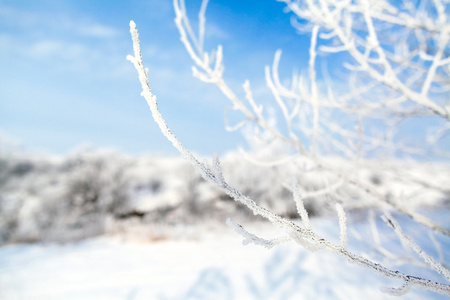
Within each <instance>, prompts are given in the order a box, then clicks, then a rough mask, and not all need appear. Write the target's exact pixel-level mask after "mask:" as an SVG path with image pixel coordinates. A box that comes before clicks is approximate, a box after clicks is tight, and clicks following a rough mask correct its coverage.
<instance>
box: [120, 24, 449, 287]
mask: <svg viewBox="0 0 450 300" xmlns="http://www.w3.org/2000/svg"><path fill="white" fill-rule="evenodd" d="M130 32H131V36H132V39H133V48H134V56H130V55H129V56H128V57H127V59H128V60H129V61H131V62H132V63H133V65H134V66H135V68H136V70H137V72H138V75H139V80H140V82H141V86H142V93H141V94H142V96H143V97H144V98H145V99H146V101H147V103H148V105H149V107H150V110H151V112H152V115H153V118H154V120H155V122H156V123H157V124H158V126H159V128H160V129H161V131H162V133H163V134H164V135H165V136H166V138H167V139H169V140H170V141H171V142H172V144H173V145H174V146H175V148H176V149H178V151H180V153H181V154H182V155H183V156H184V157H185V158H186V159H188V160H189V161H190V162H191V163H192V165H193V166H194V167H196V168H197V169H198V170H200V172H201V173H202V176H203V177H204V178H205V179H206V180H208V181H210V182H212V183H214V184H216V185H217V186H218V187H220V188H221V189H222V190H224V191H225V192H226V193H227V194H228V195H229V196H230V197H232V198H233V199H234V200H235V201H238V202H241V203H242V204H244V205H245V206H246V207H247V208H248V209H250V210H251V211H252V212H253V213H254V214H255V215H261V216H262V217H264V218H266V219H267V220H269V221H270V222H271V223H273V224H274V225H276V226H278V227H280V228H281V229H282V230H283V231H284V232H285V233H286V235H287V237H282V238H279V239H275V240H265V239H261V238H259V237H257V236H255V235H253V234H251V233H249V232H248V231H246V230H245V229H243V228H242V227H241V226H240V225H238V224H236V223H234V222H232V221H227V223H228V224H230V225H231V226H232V227H234V228H235V229H236V230H237V231H238V232H239V233H241V234H242V235H244V237H245V238H246V240H245V241H247V242H253V243H256V244H261V245H264V246H266V247H271V246H273V245H276V244H279V243H282V242H285V241H287V240H288V239H290V240H293V241H295V242H296V243H298V244H300V245H302V246H303V247H305V248H306V249H308V250H310V251H317V250H320V249H327V250H330V251H332V252H334V253H336V254H338V255H341V256H343V257H345V258H347V259H348V260H349V261H351V262H353V263H356V264H360V265H362V266H365V267H367V268H369V269H371V270H373V271H375V272H377V273H378V274H381V275H383V276H386V277H389V278H393V279H399V280H402V281H403V282H404V284H405V285H408V286H409V285H411V286H419V287H422V288H426V289H431V290H434V291H437V292H441V293H445V294H450V286H448V285H445V284H442V283H438V282H434V281H430V280H426V279H423V278H419V277H415V276H410V275H406V274H403V273H401V272H398V271H393V270H390V269H388V268H385V267H383V266H381V265H379V264H377V263H374V262H372V261H370V260H368V259H365V258H363V257H361V256H358V255H355V254H353V253H351V252H350V251H348V250H347V247H346V234H345V231H346V225H345V213H344V211H343V209H342V207H341V206H340V205H338V206H337V211H338V215H339V220H340V221H339V224H340V228H341V242H340V245H335V244H333V243H332V242H329V241H327V240H325V239H323V238H322V237H321V236H319V235H318V234H317V233H315V232H314V231H313V230H312V229H311V228H309V227H310V225H306V228H302V227H300V226H299V225H297V224H295V223H293V222H292V221H289V220H287V219H285V218H282V217H280V216H278V215H276V214H274V213H272V212H271V211H269V210H267V209H265V208H263V207H261V206H259V205H258V204H257V203H256V202H255V201H253V200H252V199H250V198H249V197H247V196H245V195H243V194H242V193H241V192H240V191H239V190H237V189H235V188H233V187H231V186H230V185H229V184H228V183H227V182H226V181H225V179H224V178H223V175H222V172H221V167H220V162H219V160H218V159H215V163H214V167H213V169H211V168H210V167H208V166H207V165H205V164H204V163H201V162H200V161H199V160H198V159H197V158H195V157H194V156H193V155H192V154H191V153H190V152H189V151H188V150H187V149H186V148H184V147H183V145H182V144H181V142H180V141H179V140H178V139H177V138H176V136H175V135H174V134H173V133H172V132H171V131H170V129H169V128H168V126H167V124H166V122H165V120H164V118H163V117H162V115H161V113H160V112H159V110H158V105H157V102H156V96H155V95H153V93H152V92H151V88H150V83H149V80H148V70H146V69H145V68H144V66H143V61H142V55H141V50H140V41H139V35H138V32H137V29H136V25H135V23H134V22H133V21H131V22H130ZM295 190H297V189H296V188H295V182H294V191H295ZM295 193H297V192H295ZM295 197H296V198H298V196H295ZM297 202H298V199H297ZM298 205H299V204H298ZM300 206H301V205H300ZM299 210H300V213H301V214H302V215H303V217H302V218H303V221H304V222H306V220H308V217H307V214H305V212H304V211H303V213H302V208H301V207H300V208H299ZM306 224H307V223H306ZM387 291H388V292H391V293H393V290H387Z"/></svg>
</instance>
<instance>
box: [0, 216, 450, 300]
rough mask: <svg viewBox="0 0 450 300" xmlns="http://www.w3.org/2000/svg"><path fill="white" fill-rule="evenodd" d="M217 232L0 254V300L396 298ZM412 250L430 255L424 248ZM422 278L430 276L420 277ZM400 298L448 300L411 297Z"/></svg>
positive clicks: (345, 267)
mask: <svg viewBox="0 0 450 300" xmlns="http://www.w3.org/2000/svg"><path fill="white" fill-rule="evenodd" d="M441 218H445V216H441ZM312 221H313V222H312V226H313V228H315V229H317V230H320V231H321V232H323V233H324V235H327V236H330V237H331V236H335V237H336V240H337V239H338V236H339V229H338V227H339V226H338V225H337V218H329V217H328V218H325V217H322V218H319V219H313V220H312ZM444 222H445V221H444ZM380 224H381V223H380ZM354 225H355V226H353V227H354V229H355V230H357V231H359V233H360V234H364V232H365V230H367V227H366V224H365V223H356V224H354ZM223 229H224V230H223V232H217V231H214V232H209V233H208V232H206V231H205V232H203V234H199V238H198V239H191V240H178V241H174V240H161V241H158V242H152V243H149V242H145V241H143V240H137V239H129V238H126V237H124V236H109V237H107V236H103V237H98V238H94V239H88V240H84V241H81V242H77V243H70V244H32V245H8V246H3V247H1V248H0V299H7V300H14V299H34V300H41V299H42V300H44V299H45V300H54V299H55V300H56V299H58V300H61V299H68V300H75V299H76V300H78V299H83V300H89V299H95V300H102V299H120V300H138V299H147V300H148V299H364V300H369V299H395V297H394V296H389V295H387V294H384V293H382V292H381V291H380V287H381V286H390V287H398V286H400V285H401V283H400V282H397V281H390V280H387V279H384V278H381V277H379V276H377V275H374V274H373V273H371V272H370V271H368V270H366V269H364V268H362V267H359V266H356V265H352V264H350V263H348V262H347V261H345V260H344V259H342V258H340V257H337V256H336V255H334V254H332V253H328V252H326V251H319V252H317V253H310V252H308V251H307V250H305V249H302V248H301V247H300V246H299V245H296V244H294V243H289V244H285V245H282V246H279V247H276V248H274V249H271V250H267V249H265V248H263V247H258V246H255V245H247V246H243V245H242V243H241V240H242V239H241V237H240V236H238V235H236V234H234V233H233V232H232V230H231V229H229V228H227V227H226V226H225V225H224V228H223ZM248 229H249V230H251V231H256V232H258V233H263V234H265V235H266V236H267V235H269V236H270V235H272V236H273V235H274V234H275V233H276V232H275V231H274V230H273V229H272V228H271V227H270V226H267V224H266V225H261V224H252V225H250V227H249V228H248ZM379 229H380V234H382V235H383V236H386V237H388V238H387V241H384V244H383V245H384V246H385V247H386V248H389V249H391V248H392V247H394V248H395V246H396V245H397V243H398V240H396V238H395V235H391V234H389V232H388V230H389V229H388V228H387V227H382V226H381V225H380V228H379ZM418 242H419V243H420V244H421V245H422V246H424V248H425V249H426V250H427V251H429V252H430V253H431V254H434V255H435V256H436V253H434V252H433V247H432V246H431V245H430V244H431V243H430V242H429V239H426V238H424V239H421V240H419V241H418ZM440 242H441V246H442V250H443V255H444V256H448V249H449V243H448V240H447V241H445V240H444V241H443V240H440ZM355 245H356V243H354V241H353V242H352V239H350V240H349V248H350V249H352V248H353V249H354V250H355V251H359V252H364V253H367V255H369V256H371V254H370V252H365V251H366V249H363V248H362V247H361V246H357V248H355ZM359 245H360V244H359ZM399 245H400V244H399ZM358 247H359V248H358ZM399 248H401V246H399ZM372 257H373V256H372ZM400 268H401V267H400ZM407 271H409V272H412V273H415V275H421V273H420V272H422V271H421V269H420V268H419V267H417V268H412V269H411V268H409V269H408V270H407ZM426 276H428V277H430V276H431V277H432V278H433V276H434V275H433V274H430V273H426ZM436 278H438V277H436ZM397 299H398V298H397ZM402 299H448V297H447V296H444V295H439V294H436V293H433V292H430V291H424V290H421V289H418V288H413V289H412V291H411V292H410V293H409V294H406V295H405V296H403V297H402Z"/></svg>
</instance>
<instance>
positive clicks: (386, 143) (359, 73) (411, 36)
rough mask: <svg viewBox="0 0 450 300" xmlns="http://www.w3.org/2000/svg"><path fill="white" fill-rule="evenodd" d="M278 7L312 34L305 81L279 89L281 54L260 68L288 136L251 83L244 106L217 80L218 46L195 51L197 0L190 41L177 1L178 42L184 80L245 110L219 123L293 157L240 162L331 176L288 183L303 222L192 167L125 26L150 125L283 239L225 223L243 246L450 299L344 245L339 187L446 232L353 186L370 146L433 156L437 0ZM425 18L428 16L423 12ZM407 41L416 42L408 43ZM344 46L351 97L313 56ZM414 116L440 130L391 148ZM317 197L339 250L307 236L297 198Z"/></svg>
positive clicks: (446, 72) (446, 107) (440, 60)
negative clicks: (280, 251) (264, 137)
mask: <svg viewBox="0 0 450 300" xmlns="http://www.w3.org/2000/svg"><path fill="white" fill-rule="evenodd" d="M281 1H282V2H285V3H286V5H287V8H288V9H289V10H290V11H291V12H292V13H293V14H295V15H296V16H297V17H298V18H301V19H306V20H308V21H309V23H308V24H307V25H299V24H300V23H294V26H295V27H296V28H297V29H298V30H301V31H311V33H312V34H311V44H310V47H309V62H308V72H307V76H306V77H305V76H298V75H296V74H294V76H293V77H292V79H291V82H290V84H289V86H288V85H285V84H282V83H281V82H282V81H281V79H280V75H279V72H278V70H279V64H280V60H281V50H278V51H277V52H276V53H275V56H274V60H273V63H272V66H271V67H269V66H266V68H265V79H266V84H267V86H268V88H269V90H270V91H271V93H272V95H273V97H274V100H275V103H276V105H277V107H278V109H279V111H280V112H281V115H282V117H283V119H284V121H285V125H286V130H285V131H286V132H285V131H283V130H280V129H278V128H277V127H276V126H275V125H274V123H273V122H271V121H270V119H269V118H268V117H266V116H265V111H264V107H263V106H262V105H261V104H259V103H258V101H257V99H255V98H254V96H253V93H252V90H251V86H250V82H249V81H248V80H247V81H245V83H244V84H243V90H244V92H245V100H246V101H243V100H242V99H240V98H239V97H238V96H237V93H235V92H234V91H233V90H232V89H231V88H230V87H229V85H228V84H227V82H226V81H225V80H224V79H223V72H224V66H223V49H222V46H221V45H219V46H218V47H217V49H216V50H215V51H213V52H211V53H207V52H206V51H205V50H204V49H203V46H204V42H203V41H204V34H205V11H206V6H207V3H208V1H207V0H203V1H202V4H201V8H200V12H199V22H198V27H199V28H198V35H195V34H194V30H193V28H192V26H191V24H190V22H189V18H188V16H187V12H186V8H185V4H184V0H174V1H173V5H174V9H175V15H176V18H175V23H176V26H177V28H178V30H179V33H180V39H181V41H182V43H183V45H184V46H185V48H186V50H187V52H188V53H189V55H190V57H191V59H192V60H193V62H194V63H195V66H194V67H193V68H192V71H193V75H194V76H195V77H197V78H198V79H200V80H201V81H204V82H206V83H212V84H215V85H216V86H217V87H218V88H219V89H220V90H221V92H222V93H223V94H224V95H225V96H226V97H227V98H228V99H229V100H230V101H231V103H232V105H233V106H232V109H233V110H236V111H239V112H241V113H242V114H243V120H242V121H241V122H240V123H238V124H237V125H236V126H228V125H227V129H229V130H236V129H239V128H242V127H243V126H245V125H246V124H247V123H253V124H255V125H257V126H258V128H260V129H262V130H263V131H264V132H265V133H268V134H270V136H271V138H273V139H274V140H278V141H281V142H283V143H284V144H286V145H288V146H289V147H290V148H291V150H293V151H294V152H295V153H294V154H292V152H289V153H288V154H286V155H285V156H283V157H281V158H277V159H270V160H267V159H265V158H264V160H260V159H258V158H254V157H251V156H250V155H248V154H244V155H243V156H244V157H247V158H248V160H249V161H252V162H254V163H255V164H258V165H261V166H273V165H280V164H283V163H286V162H291V163H293V164H299V160H300V159H301V160H302V161H308V162H309V163H311V164H312V165H314V167H313V169H316V170H321V171H326V172H327V173H328V174H331V176H332V178H333V179H332V182H333V184H332V185H329V184H328V180H325V181H326V184H325V187H323V188H316V189H315V190H306V189H304V188H302V187H301V186H300V184H299V183H298V182H297V179H295V177H292V178H293V179H292V194H293V200H294V202H295V204H296V208H297V212H298V215H299V216H300V219H301V224H300V225H298V224H297V223H295V222H293V221H291V220H288V219H286V218H284V217H281V216H280V215H277V214H275V213H274V212H273V211H271V210H268V209H266V208H264V207H262V206H261V205H259V204H258V203H257V202H255V201H254V200H252V199H251V198H250V197H248V196H246V195H244V194H243V193H241V192H240V191H239V190H238V189H236V188H235V187H233V186H232V185H230V184H229V182H228V181H227V180H226V179H225V177H224V175H223V173H222V169H221V164H220V161H219V159H218V157H216V158H215V159H214V162H213V164H212V166H209V165H207V164H205V163H202V162H200V161H199V160H198V159H197V158H196V157H195V156H194V155H192V154H191V153H190V152H189V151H188V150H187V149H185V148H184V147H183V145H182V144H181V142H180V141H179V140H178V139H177V138H176V136H175V135H174V134H173V133H172V132H171V131H170V129H169V128H168V126H167V124H166V122H165V120H164V119H163V117H162V115H161V113H160V112H159V110H158V106H157V102H156V96H155V95H153V94H152V92H151V89H150V83H149V79H148V70H146V69H144V66H143V62H142V57H141V51H140V45H139V36H138V34H137V30H136V27H135V24H134V22H133V21H131V22H130V32H131V35H132V39H133V47H134V56H128V57H127V58H128V60H130V61H131V62H132V63H133V64H134V66H135V68H136V70H137V71H138V74H139V80H140V82H141V85H142V89H143V91H142V95H143V96H144V98H145V99H146V100H147V103H148V104H149V106H150V110H151V112H152V115H153V118H154V120H155V121H156V123H157V124H158V126H159V127H160V129H161V131H162V132H163V134H164V135H165V136H166V137H167V139H168V140H169V141H171V142H172V144H173V145H174V146H175V148H176V149H177V150H178V151H179V152H180V153H181V154H182V155H183V156H184V157H185V158H186V159H188V160H189V161H190V162H191V163H192V164H193V166H194V167H195V168H197V169H198V170H200V172H201V174H202V176H203V177H204V178H205V179H206V180H207V181H209V182H212V183H214V184H215V185H216V186H217V187H219V188H220V189H222V190H223V191H224V192H225V193H226V194H227V195H229V196H230V197H231V198H233V199H234V200H235V201H237V202H240V203H242V204H243V205H245V206H246V207H247V208H248V209H249V210H250V211H252V212H253V214H255V215H260V216H262V217H263V218H265V219H267V220H268V221H270V222H271V223H272V224H274V225H275V226H277V227H279V228H281V229H282V230H283V231H284V234H285V235H284V236H282V237H280V238H277V239H271V240H269V239H264V238H260V237H258V236H256V235H254V234H252V233H250V232H248V231H247V230H245V229H244V228H243V227H242V226H241V225H239V224H237V223H235V222H233V221H231V220H229V219H228V220H227V224H228V225H230V226H231V227H233V228H234V229H235V230H236V231H237V232H238V233H239V234H241V235H242V236H243V237H244V243H254V244H257V245H262V246H264V247H267V248H271V247H274V246H276V245H278V244H280V243H284V242H287V241H290V240H292V241H294V242H296V243H298V244H299V245H301V246H303V247H304V248H306V249H308V250H310V251H318V250H321V249H327V250H329V251H331V252H334V253H336V254H338V255H340V256H342V257H345V258H346V259H348V260H349V261H350V262H353V263H356V264H360V265H362V266H364V267H367V268H368V269H371V270H372V271H374V272H376V273H378V274H381V275H382V276H385V277H388V278H393V279H398V280H401V281H402V286H401V287H400V288H386V289H384V291H386V292H388V293H391V294H394V295H401V294H403V293H406V292H408V291H409V289H410V288H411V287H413V286H419V287H422V288H426V289H431V290H434V291H436V292H439V293H443V294H447V295H449V294H450V286H449V285H446V284H442V283H439V282H436V281H431V280H427V279H424V278H419V277H415V276H410V275H407V274H404V273H401V272H398V271H394V270H392V269H390V268H387V267H385V266H382V265H380V264H378V263H376V262H374V261H372V260H370V259H367V258H364V257H362V256H359V255H357V254H355V253H353V252H351V251H350V250H348V248H347V218H346V213H345V211H346V203H347V201H348V199H346V197H347V195H346V194H345V192H344V191H343V190H344V189H348V188H349V187H351V188H353V189H355V188H356V190H358V191H359V197H360V198H361V199H359V201H368V202H369V201H373V200H375V201H374V202H375V203H376V205H377V206H379V207H381V208H382V209H389V210H394V211H397V212H400V213H402V214H404V215H406V216H408V217H409V218H411V219H412V220H414V221H415V222H417V223H419V224H421V225H424V226H426V227H428V228H430V229H432V230H433V231H435V232H436V233H439V234H444V235H447V236H450V230H449V229H447V228H444V227H442V226H439V225H437V224H435V223H434V222H433V221H432V220H429V219H428V218H425V217H424V216H422V215H420V214H418V213H416V212H414V211H411V210H410V209H409V208H408V207H406V206H405V205H404V204H402V203H401V202H400V201H398V199H395V197H391V196H390V195H389V193H386V192H384V191H379V190H378V189H377V186H376V184H371V183H368V182H366V181H364V180H362V179H361V178H360V176H359V174H358V168H359V166H360V165H359V164H360V162H361V161H362V159H363V158H364V157H365V154H366V153H370V152H372V151H375V150H378V149H381V150H383V151H385V150H388V151H391V152H392V153H395V152H402V153H412V154H415V155H418V154H427V153H429V150H425V148H426V147H428V148H433V150H434V151H435V152H434V153H441V152H443V151H442V150H441V149H439V148H438V147H437V146H436V147H434V146H435V145H436V144H437V143H438V141H439V140H440V139H441V138H442V137H443V136H444V135H445V134H447V133H448V128H449V127H448V122H449V119H450V103H448V97H447V98H446V96H448V91H449V90H450V79H449V78H450V58H449V57H448V52H449V51H450V46H449V40H450V25H449V23H448V20H447V19H448V18H447V16H446V14H445V8H444V4H443V3H442V2H441V1H440V0H435V1H433V2H430V3H428V2H426V5H428V6H431V7H432V9H424V8H423V6H420V7H414V5H409V6H408V5H407V4H408V3H406V4H405V5H404V7H403V6H401V5H397V6H396V5H391V4H390V3H389V2H388V1H384V0H381V1H369V0H361V1H351V0H323V1H322V0H321V1H313V0H308V1H297V0H281ZM429 11H434V12H435V13H434V14H433V13H428V12H429ZM418 16H421V18H418ZM395 31H398V32H400V33H401V36H400V37H399V42H398V43H397V41H395V42H396V43H395V45H394V46H392V47H391V45H392V43H393V41H392V38H391V37H390V36H391V35H392V33H393V32H395ZM411 40H413V41H414V42H410V41H411ZM342 51H345V52H347V53H348V54H349V55H350V57H351V58H352V60H351V61H348V62H344V65H345V66H346V67H347V68H348V69H349V70H350V74H349V76H348V83H349V86H348V90H347V91H344V92H342V90H339V89H338V91H336V90H335V87H333V85H332V84H331V83H330V80H327V79H329V75H328V74H327V70H322V72H320V69H319V67H318V65H319V64H318V59H319V55H320V54H321V53H324V52H325V53H328V54H329V55H333V54H336V53H340V52H342ZM320 75H322V77H324V78H325V83H327V85H326V86H325V88H322V86H323V85H322V82H321V81H320V79H319V77H320ZM324 91H325V92H324ZM446 93H447V94H446ZM443 99H444V100H443ZM446 101H447V102H446ZM335 114H338V116H339V118H342V119H345V120H346V121H348V122H353V123H352V124H353V127H352V126H348V124H344V122H342V123H340V122H339V120H337V119H336V118H335V117H333V116H334V115H335ZM418 115H426V116H431V117H435V118H436V119H438V120H439V121H438V122H441V124H442V123H444V124H445V125H443V126H442V128H441V129H439V130H437V131H435V132H434V134H432V135H429V136H428V137H427V139H426V141H424V143H425V145H426V146H425V147H420V146H419V147H413V146H409V145H407V144H403V143H402V142H399V141H398V139H397V136H396V132H397V131H398V124H400V123H402V121H404V120H406V119H408V118H414V117H416V116H418ZM377 122H381V123H383V126H384V127H382V128H383V129H382V131H383V132H382V133H381V134H377V133H376V130H374V129H376V128H375V127H374V126H373V125H372V124H373V123H377ZM434 148H436V149H434ZM330 153H331V154H333V155H334V154H339V155H344V156H346V157H347V158H351V159H353V161H352V163H350V165H351V166H352V167H351V166H349V167H348V168H342V167H337V166H336V165H334V164H333V163H332V162H330V161H329V160H327V159H326V158H325V156H326V154H330ZM292 175H293V176H297V175H298V174H297V175H294V174H292ZM322 196H323V197H328V198H329V199H331V200H332V201H336V199H339V200H338V201H342V203H339V204H335V209H336V213H337V216H338V219H339V228H340V236H339V243H337V244H335V243H333V242H331V241H328V240H326V239H324V238H323V237H322V236H321V235H319V234H318V233H317V232H315V231H314V229H313V228H312V226H311V223H310V220H309V215H308V211H307V210H306V208H305V203H304V201H305V199H311V198H316V197H322ZM385 220H386V223H388V225H390V226H391V227H392V228H393V229H394V231H395V233H396V234H397V235H398V236H399V237H400V238H401V240H402V241H404V242H405V243H406V244H408V245H409V246H410V247H411V248H412V249H413V250H414V251H415V252H416V253H418V254H419V256H420V257H421V258H422V259H423V260H424V262H425V264H427V265H428V267H430V268H431V269H434V270H436V271H437V272H439V273H440V274H441V275H442V276H443V277H444V278H446V279H447V280H448V279H449V274H448V270H447V269H446V268H445V267H443V266H442V265H440V264H439V263H437V262H435V261H434V260H433V259H432V258H431V257H430V256H429V255H427V254H426V253H425V252H424V251H423V250H422V249H420V248H419V247H418V246H417V245H416V244H415V243H414V242H413V241H412V240H411V239H410V238H409V237H407V236H406V235H405V234H404V233H403V231H402V230H401V228H400V226H399V225H398V224H397V223H396V222H395V220H393V218H392V217H389V214H387V215H386V217H385ZM372 227H373V226H372ZM373 233H374V239H375V243H376V244H377V246H378V249H379V251H380V253H382V254H384V255H386V256H387V257H393V255H392V254H391V253H390V252H389V251H388V250H386V249H384V248H383V247H381V245H380V242H379V238H378V239H377V236H376V227H375V228H373ZM437 248H439V246H438V247H437Z"/></svg>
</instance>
